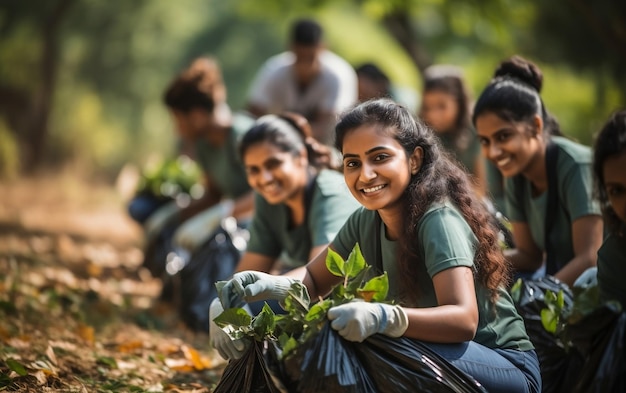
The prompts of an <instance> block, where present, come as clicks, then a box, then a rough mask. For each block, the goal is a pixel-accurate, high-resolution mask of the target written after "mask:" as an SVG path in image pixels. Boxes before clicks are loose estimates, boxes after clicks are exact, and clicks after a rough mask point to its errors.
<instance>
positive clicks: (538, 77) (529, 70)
mask: <svg viewBox="0 0 626 393" xmlns="http://www.w3.org/2000/svg"><path fill="white" fill-rule="evenodd" d="M494 77H508V78H514V79H517V80H519V81H521V82H523V83H525V84H527V85H529V86H532V88H534V89H535V90H537V92H541V87H542V86H543V73H542V72H541V70H540V69H539V67H538V66H537V65H536V64H535V63H533V62H531V61H529V60H526V59H524V58H523V57H521V56H518V55H515V56H512V57H510V58H508V59H506V60H503V61H502V62H501V63H500V65H499V66H498V68H496V71H495V73H494Z"/></svg>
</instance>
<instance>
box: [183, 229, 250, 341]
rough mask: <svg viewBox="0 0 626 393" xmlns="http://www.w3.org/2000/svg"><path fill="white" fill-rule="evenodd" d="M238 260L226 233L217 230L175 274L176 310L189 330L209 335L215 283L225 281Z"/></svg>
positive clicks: (222, 230)
mask: <svg viewBox="0 0 626 393" xmlns="http://www.w3.org/2000/svg"><path fill="white" fill-rule="evenodd" d="M240 257H241V252H240V251H239V250H238V249H237V248H236V247H235V246H234V245H233V242H232V238H231V235H230V234H229V232H227V231H226V230H225V229H223V228H219V229H218V230H216V231H215V234H214V235H213V236H211V238H209V240H207V241H206V242H205V243H204V244H203V245H202V246H201V247H200V248H199V249H198V250H197V251H196V252H195V253H194V254H193V255H191V258H190V259H189V261H188V262H187V263H186V264H185V266H184V267H183V268H182V270H181V271H180V272H179V273H178V277H177V281H178V283H179V288H180V300H179V306H178V310H179V313H180V316H181V319H182V320H183V321H184V322H185V324H186V325H187V326H188V327H189V328H190V329H192V330H195V331H202V332H208V331H209V306H210V305H211V301H212V300H213V299H215V298H216V297H217V295H218V294H217V288H216V287H215V282H217V281H223V280H227V279H229V278H230V277H231V276H232V275H233V273H234V271H235V268H236V267H237V263H238V262H239V258H240Z"/></svg>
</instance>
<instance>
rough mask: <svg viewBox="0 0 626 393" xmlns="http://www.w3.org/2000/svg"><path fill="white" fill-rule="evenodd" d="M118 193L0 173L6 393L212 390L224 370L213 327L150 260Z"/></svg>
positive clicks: (1, 346)
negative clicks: (168, 289) (182, 309)
mask: <svg viewBox="0 0 626 393" xmlns="http://www.w3.org/2000/svg"><path fill="white" fill-rule="evenodd" d="M122 188H123V187H122ZM119 191H120V189H115V188H114V187H112V186H106V185H98V184H86V182H82V181H79V180H77V179H76V178H73V177H71V176H47V177H42V178H38V179H27V180H20V181H11V182H7V181H4V182H0V391H8V392H211V391H212V388H213V387H214V386H215V385H216V383H217V381H218V380H219V378H220V376H221V373H222V370H223V367H224V362H223V361H222V360H221V358H219V356H218V355H217V354H216V352H215V351H213V350H212V349H211V348H210V346H209V342H208V335H206V334H204V333H193V332H191V331H189V330H188V329H186V328H185V326H184V325H183V324H182V323H181V322H180V320H179V318H178V317H177V315H176V311H175V307H173V306H172V305H171V304H168V303H163V302H160V301H159V299H158V296H159V293H160V290H161V283H160V281H159V280H156V279H154V278H152V277H151V276H150V274H149V273H148V272H147V271H146V270H145V269H144V268H142V267H141V262H142V257H143V255H142V251H141V246H142V236H141V230H140V228H139V227H138V226H137V225H136V224H135V223H133V222H132V221H131V220H130V219H129V218H128V217H127V215H126V212H125V199H124V197H123V196H122V195H121V194H120V192H119ZM122 191H123V190H122Z"/></svg>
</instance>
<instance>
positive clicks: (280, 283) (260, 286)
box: [219, 270, 302, 308]
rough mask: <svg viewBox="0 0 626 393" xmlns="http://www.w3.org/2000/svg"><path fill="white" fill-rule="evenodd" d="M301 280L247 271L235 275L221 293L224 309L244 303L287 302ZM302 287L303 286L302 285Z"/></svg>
mask: <svg viewBox="0 0 626 393" xmlns="http://www.w3.org/2000/svg"><path fill="white" fill-rule="evenodd" d="M294 283H300V281H299V280H296V279H293V278H289V277H285V276H273V275H271V274H267V273H262V272H256V271H253V270H246V271H243V272H239V273H235V275H234V276H233V278H231V279H230V280H228V281H227V282H226V284H225V285H224V287H223V288H222V290H221V291H220V293H219V297H220V301H221V302H222V306H224V308H232V307H240V306H241V305H242V304H243V302H254V301H257V300H269V299H273V300H279V301H282V300H285V298H286V297H287V294H288V292H289V289H290V288H291V285H292V284H294ZM300 285H302V284H301V283H300Z"/></svg>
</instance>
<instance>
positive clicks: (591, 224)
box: [554, 215, 603, 286]
mask: <svg viewBox="0 0 626 393" xmlns="http://www.w3.org/2000/svg"><path fill="white" fill-rule="evenodd" d="M602 230H603V223H602V217H600V216H596V215H589V216H583V217H580V218H578V219H576V220H574V222H573V223H572V241H573V243H574V258H573V259H572V260H570V261H569V262H568V263H567V264H566V265H565V266H564V267H563V268H562V269H561V270H559V271H558V272H557V273H556V274H555V275H554V276H555V277H556V278H558V279H559V280H561V281H563V282H564V283H566V284H567V285H569V286H572V285H573V284H574V281H576V279H577V278H578V276H580V275H581V274H582V273H583V272H584V271H585V270H586V269H587V268H590V267H592V266H596V262H597V260H598V250H599V249H600V246H602V237H603V232H602Z"/></svg>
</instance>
